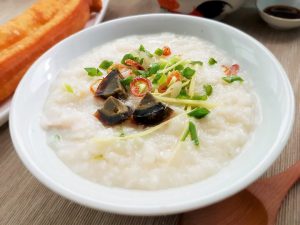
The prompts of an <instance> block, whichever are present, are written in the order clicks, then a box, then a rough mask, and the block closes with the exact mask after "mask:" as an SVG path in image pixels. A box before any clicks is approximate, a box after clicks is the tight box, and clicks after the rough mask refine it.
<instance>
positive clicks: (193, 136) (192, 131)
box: [189, 121, 199, 145]
mask: <svg viewBox="0 0 300 225" xmlns="http://www.w3.org/2000/svg"><path fill="white" fill-rule="evenodd" d="M189 132H190V134H191V139H192V141H194V144H195V145H199V138H198V135H197V130H196V126H195V124H194V123H193V122H192V121H190V122H189Z"/></svg>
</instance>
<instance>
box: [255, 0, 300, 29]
mask: <svg viewBox="0 0 300 225" xmlns="http://www.w3.org/2000/svg"><path fill="white" fill-rule="evenodd" d="M274 5H284V6H292V7H295V8H297V9H300V1H299V0H257V2H256V6H257V8H258V11H259V14H260V16H261V18H262V19H263V20H264V21H265V22H266V23H268V24H269V25H270V26H271V27H273V28H276V29H283V30H286V29H293V28H297V27H300V19H285V18H281V17H276V16H272V15H270V14H268V13H266V12H264V10H265V9H266V8H267V7H269V6H274Z"/></svg>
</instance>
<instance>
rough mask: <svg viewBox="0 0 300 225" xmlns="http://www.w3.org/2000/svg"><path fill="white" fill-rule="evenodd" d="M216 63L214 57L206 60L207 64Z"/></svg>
mask: <svg viewBox="0 0 300 225" xmlns="http://www.w3.org/2000/svg"><path fill="white" fill-rule="evenodd" d="M216 63H217V60H215V59H214V58H209V60H208V64H209V65H211V66H212V65H214V64H216Z"/></svg>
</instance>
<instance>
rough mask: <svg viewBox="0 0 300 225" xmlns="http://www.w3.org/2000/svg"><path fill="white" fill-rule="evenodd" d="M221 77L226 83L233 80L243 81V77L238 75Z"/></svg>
mask: <svg viewBox="0 0 300 225" xmlns="http://www.w3.org/2000/svg"><path fill="white" fill-rule="evenodd" d="M222 79H223V80H224V81H225V82H227V83H232V82H234V81H240V82H242V81H244V80H243V78H241V77H239V76H228V77H222Z"/></svg>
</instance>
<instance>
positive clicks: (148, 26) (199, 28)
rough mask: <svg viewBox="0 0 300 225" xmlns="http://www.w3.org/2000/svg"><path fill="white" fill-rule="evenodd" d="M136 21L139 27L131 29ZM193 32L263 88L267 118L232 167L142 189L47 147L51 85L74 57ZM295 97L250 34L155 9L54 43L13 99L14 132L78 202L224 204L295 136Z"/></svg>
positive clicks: (149, 210)
mask: <svg viewBox="0 0 300 225" xmlns="http://www.w3.org/2000/svg"><path fill="white" fill-rule="evenodd" d="M133 24H134V26H133ZM166 31H168V32H174V33H178V34H185V35H194V36H198V37H201V38H203V39H205V40H209V41H211V42H213V43H214V44H215V45H217V46H218V47H219V48H221V49H223V50H225V51H227V52H228V53H229V54H230V55H231V56H232V57H234V58H236V59H238V60H239V62H240V64H241V66H242V67H243V68H245V69H246V70H248V72H249V74H250V77H249V79H251V80H253V83H254V87H255V90H256V92H257V93H258V95H259V97H260V100H261V104H262V114H263V121H262V123H261V124H260V125H259V126H258V127H257V129H256V131H255V133H254V137H253V139H251V140H250V141H249V145H247V147H246V148H245V149H244V150H243V151H242V153H241V154H240V155H239V156H238V157H236V158H235V159H234V160H233V161H232V162H231V163H230V164H229V165H228V166H227V167H226V168H224V169H223V170H222V171H221V172H219V173H218V174H216V175H214V176H212V177H210V178H208V179H206V180H204V181H203V182H198V183H194V184H192V185H187V186H183V187H179V188H172V189H167V190H160V191H139V190H127V189H121V188H111V187H106V186H101V185H99V184H96V183H92V182H90V181H88V180H85V179H83V178H81V177H79V176H78V175H76V174H74V173H73V172H72V171H71V170H70V169H69V168H68V167H67V166H65V165H64V164H63V163H62V162H61V161H60V160H59V158H58V157H57V156H56V155H55V153H54V151H53V150H52V149H50V148H49V146H48V145H47V144H46V138H45V132H44V131H43V130H42V129H41V127H40V121H39V120H40V115H41V111H42V107H43V104H44V102H45V99H46V97H47V95H48V90H49V86H50V84H51V82H52V81H53V80H54V79H55V78H56V76H57V74H58V73H59V71H60V70H61V69H62V68H64V67H65V66H66V65H67V64H68V63H69V62H70V60H72V59H74V58H76V57H79V56H80V55H82V54H83V53H85V52H88V51H90V50H91V49H92V48H94V47H95V46H98V45H101V44H103V43H105V42H108V41H111V40H113V39H116V38H120V37H124V36H126V35H132V34H149V33H160V32H166ZM293 118H294V96H293V91H292V88H291V85H290V83H289V80H288V77H287V75H286V73H285V72H284V70H283V68H282V66H281V65H280V64H279V62H278V61H277V60H276V58H275V57H274V56H273V55H272V54H271V53H270V52H269V51H268V50H267V49H266V48H265V47H264V46H263V45H262V44H260V43H259V42H258V41H256V40H255V39H253V38H251V37H250V36H248V35H247V34H245V33H243V32H241V31H239V30H237V29H235V28H233V27H230V26H228V25H225V24H223V23H219V22H215V21H212V20H208V19H203V18H196V17H190V16H182V15H163V14H150V15H143V16H133V17H127V18H122V19H117V20H113V21H109V22H105V23H103V24H100V25H98V26H96V27H92V28H89V29H87V30H84V31H81V32H79V33H77V34H75V35H73V36H71V37H69V38H67V39H65V40H64V41H62V42H61V43H59V44H57V45H56V46H54V47H53V48H52V49H50V50H49V51H47V52H46V53H45V54H44V55H43V56H42V57H40V58H39V59H38V60H37V61H36V62H35V63H34V65H33V66H32V67H31V68H30V69H29V70H28V72H27V73H26V75H25V76H24V78H23V79H22V81H21V83H20V85H19V86H18V88H17V90H16V93H15V95H14V98H13V102H12V108H11V113H10V132H11V137H12V140H13V144H14V146H15V148H16V151H17V153H18V154H19V156H20V158H21V160H22V161H23V163H24V164H25V166H26V167H27V168H28V169H29V170H30V172H31V173H32V174H33V175H34V176H36V177H37V179H38V180H39V181H41V182H42V183H43V184H44V185H46V186H47V187H49V188H50V189H51V190H53V191H55V192H57V193H58V194H60V195H62V196H64V197H66V198H68V199H71V200H73V201H75V202H78V203H80V204H83V205H86V206H89V207H93V208H96V209H100V210H105V211H110V212H115V213H121V214H132V215H159V214H171V213H177V212H183V211H187V210H191V209H195V208H199V207H204V206H207V205H209V204H212V203H214V202H217V201H220V200H222V199H224V198H226V197H229V196H230V195H232V194H235V193H237V192H238V191H240V190H242V189H243V188H245V187H246V186H247V185H249V184H250V183H251V182H253V181H254V180H255V179H257V178H258V177H259V176H260V175H262V173H263V172H264V171H266V169H267V168H268V167H269V166H270V165H271V164H272V163H273V162H274V160H275V159H276V158H277V157H278V156H279V154H280V152H281V151H282V149H283V148H284V146H285V144H286V142H287V140H288V137H289V135H290V132H291V129H292V125H293Z"/></svg>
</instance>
